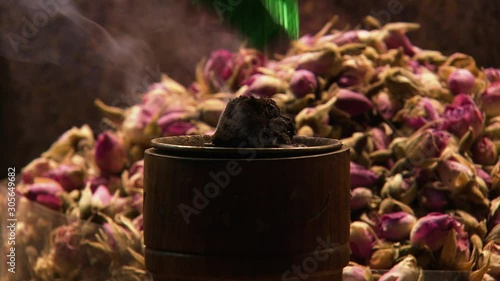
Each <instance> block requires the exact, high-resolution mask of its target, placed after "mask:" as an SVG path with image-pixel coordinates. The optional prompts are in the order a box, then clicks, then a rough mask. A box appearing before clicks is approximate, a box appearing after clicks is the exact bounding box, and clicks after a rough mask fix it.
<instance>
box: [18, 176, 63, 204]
mask: <svg viewBox="0 0 500 281" xmlns="http://www.w3.org/2000/svg"><path fill="white" fill-rule="evenodd" d="M63 191H64V189H63V188H62V186H61V185H60V184H59V183H58V182H56V181H54V180H50V179H44V178H35V180H34V183H32V184H29V185H27V186H26V189H25V191H23V193H24V195H25V196H26V198H28V199H29V200H31V201H35V202H37V203H39V204H42V205H44V206H46V207H48V208H50V209H52V210H56V211H58V210H60V209H61V207H62V201H61V198H59V194H61V193H62V192H63Z"/></svg>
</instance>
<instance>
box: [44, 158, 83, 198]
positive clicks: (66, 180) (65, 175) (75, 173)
mask: <svg viewBox="0 0 500 281" xmlns="http://www.w3.org/2000/svg"><path fill="white" fill-rule="evenodd" d="M47 177H48V178H51V179H53V180H55V181H57V182H58V183H59V184H61V186H62V187H63V188H64V190H66V191H68V192H69V191H72V190H75V189H78V190H80V189H82V188H83V187H84V182H85V181H84V177H85V171H84V170H83V169H81V168H80V167H77V166H74V165H66V164H61V165H59V166H58V167H57V168H55V169H54V170H52V171H50V172H49V173H48V175H47Z"/></svg>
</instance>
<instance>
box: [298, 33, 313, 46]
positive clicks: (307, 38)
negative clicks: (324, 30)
mask: <svg viewBox="0 0 500 281" xmlns="http://www.w3.org/2000/svg"><path fill="white" fill-rule="evenodd" d="M298 41H299V43H301V44H303V45H306V46H308V47H311V46H313V45H314V41H315V39H314V36H312V35H310V34H306V35H304V36H302V37H300V38H299V40H298Z"/></svg>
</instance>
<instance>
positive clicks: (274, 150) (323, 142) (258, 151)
mask: <svg viewBox="0 0 500 281" xmlns="http://www.w3.org/2000/svg"><path fill="white" fill-rule="evenodd" d="M188 138H189V139H191V141H192V143H193V144H182V143H181V142H182V141H183V140H186V139H188ZM293 140H294V143H298V144H304V145H306V144H308V146H287V147H220V146H213V145H212V144H211V136H209V135H184V136H170V137H160V138H155V139H153V140H151V146H152V147H153V148H155V149H156V150H157V152H159V153H160V154H168V155H172V154H173V155H185V156H193V155H194V156H200V157H201V156H216V157H231V158H234V156H239V157H241V156H242V155H248V154H250V153H255V156H256V158H263V157H271V158H275V157H288V156H307V155H318V154H324V153H329V152H336V151H339V150H341V149H342V147H343V144H342V142H341V141H340V140H337V139H331V138H320V137H300V136H295V137H294V139H293Z"/></svg>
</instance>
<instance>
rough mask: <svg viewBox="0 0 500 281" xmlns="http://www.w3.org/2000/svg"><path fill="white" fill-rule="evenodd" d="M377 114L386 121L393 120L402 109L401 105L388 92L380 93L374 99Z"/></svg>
mask: <svg viewBox="0 0 500 281" xmlns="http://www.w3.org/2000/svg"><path fill="white" fill-rule="evenodd" d="M372 101H373V104H374V105H375V109H377V112H378V113H379V114H380V115H381V116H382V117H383V118H384V119H386V120H391V119H392V118H393V117H394V115H396V113H397V112H398V111H399V109H400V108H401V104H399V102H398V101H397V100H396V98H394V97H393V96H392V95H390V94H388V93H387V92H380V93H378V94H377V95H376V96H374V97H373V98H372Z"/></svg>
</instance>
